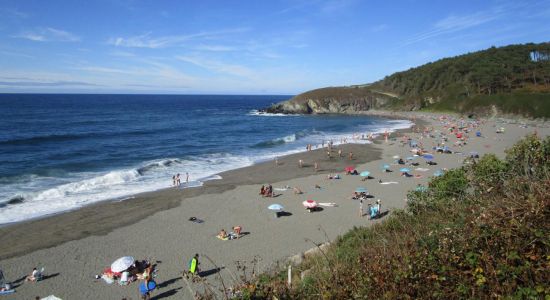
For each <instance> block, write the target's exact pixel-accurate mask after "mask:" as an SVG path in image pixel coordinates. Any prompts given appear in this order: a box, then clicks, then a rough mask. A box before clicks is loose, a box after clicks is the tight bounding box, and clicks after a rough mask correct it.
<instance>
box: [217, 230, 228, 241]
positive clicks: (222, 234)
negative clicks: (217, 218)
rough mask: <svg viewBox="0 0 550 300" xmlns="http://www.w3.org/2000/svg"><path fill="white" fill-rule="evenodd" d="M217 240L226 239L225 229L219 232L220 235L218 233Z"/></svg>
mask: <svg viewBox="0 0 550 300" xmlns="http://www.w3.org/2000/svg"><path fill="white" fill-rule="evenodd" d="M218 238H220V239H226V238H227V232H226V231H225V229H222V230H220V233H218Z"/></svg>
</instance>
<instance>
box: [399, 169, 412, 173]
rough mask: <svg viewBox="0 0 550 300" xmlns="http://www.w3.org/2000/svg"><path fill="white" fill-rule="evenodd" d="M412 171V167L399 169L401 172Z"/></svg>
mask: <svg viewBox="0 0 550 300" xmlns="http://www.w3.org/2000/svg"><path fill="white" fill-rule="evenodd" d="M410 171H411V169H409V168H401V169H399V172H410Z"/></svg>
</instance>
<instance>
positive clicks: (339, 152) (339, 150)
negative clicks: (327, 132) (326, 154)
mask: <svg viewBox="0 0 550 300" xmlns="http://www.w3.org/2000/svg"><path fill="white" fill-rule="evenodd" d="M338 156H339V157H342V149H338Z"/></svg>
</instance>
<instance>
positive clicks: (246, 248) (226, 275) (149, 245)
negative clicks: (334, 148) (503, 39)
mask: <svg viewBox="0 0 550 300" xmlns="http://www.w3.org/2000/svg"><path fill="white" fill-rule="evenodd" d="M417 120H425V122H426V123H425V124H426V125H420V122H418V123H417V126H418V127H424V126H426V127H434V128H435V130H438V131H439V132H448V130H447V129H446V127H444V125H443V124H441V121H440V120H439V119H437V118H435V115H433V116H421V115H417ZM480 124H481V125H480V126H481V127H480V130H481V131H482V133H483V136H482V137H475V136H472V135H471V134H470V139H468V143H467V145H464V146H462V147H458V146H456V145H455V144H454V142H455V140H456V138H455V137H454V136H453V135H450V134H448V135H447V136H448V137H449V142H448V144H449V146H451V147H453V148H455V147H456V148H455V149H454V150H455V151H457V153H453V154H442V153H434V157H435V159H434V160H435V161H436V162H438V163H439V165H437V166H435V167H432V166H428V165H427V164H426V163H425V162H424V160H423V159H422V158H418V157H417V158H416V161H417V162H419V163H420V167H418V169H415V168H413V167H410V168H411V169H414V170H413V171H412V173H413V174H414V175H415V176H414V177H409V178H405V177H402V176H400V173H399V172H398V171H397V170H399V168H400V166H399V165H397V164H396V163H395V161H394V158H393V157H394V156H395V155H398V156H400V157H403V158H404V157H407V156H411V154H410V153H411V151H410V148H409V147H408V146H405V145H404V144H402V143H400V141H401V136H400V135H396V136H394V135H392V139H391V140H390V141H389V142H388V143H385V142H383V141H380V140H377V141H375V143H374V144H371V145H354V144H347V145H345V146H344V147H346V146H347V147H356V148H354V149H352V148H349V149H347V150H346V151H353V152H354V154H356V160H354V161H353V162H352V163H353V165H354V166H356V168H357V169H358V170H359V171H363V170H368V171H370V172H371V174H372V176H373V177H374V178H375V179H374V180H372V179H371V180H366V181H363V180H362V177H360V176H349V175H343V176H342V178H341V179H339V180H328V179H327V176H326V175H325V174H326V173H329V172H330V171H331V170H332V169H333V168H334V169H337V170H338V171H340V174H341V175H342V172H341V170H342V167H341V166H342V165H344V166H347V165H350V161H349V160H348V159H347V157H345V158H343V159H339V160H338V161H335V163H337V164H339V165H334V166H331V165H330V164H329V162H328V161H323V160H321V159H322V158H324V159H325V160H326V155H325V154H324V153H323V151H321V150H317V151H312V152H305V153H300V154H297V155H290V156H288V157H283V158H280V159H279V161H280V162H281V163H282V164H281V165H280V166H277V167H276V166H275V165H274V162H273V161H272V162H266V163H264V164H258V165H254V166H252V167H247V168H243V169H238V170H237V171H229V172H227V173H222V175H223V176H224V179H222V180H219V181H212V182H210V184H209V186H208V187H206V188H212V189H216V188H217V189H218V190H217V192H218V193H211V194H210V193H209V194H206V193H205V192H196V193H197V194H196V195H194V196H192V195H190V194H189V195H188V194H187V193H184V192H185V190H184V191H181V190H175V189H173V190H168V191H166V192H165V193H152V194H156V195H157V196H159V197H158V201H149V202H144V203H142V205H141V206H138V207H136V205H128V204H131V203H133V202H135V199H133V200H129V201H123V202H119V203H118V205H119V206H120V207H123V208H124V209H126V210H127V211H126V213H127V214H128V215H125V216H124V217H130V218H135V217H136V216H135V215H134V214H133V212H135V214H138V213H143V211H144V210H147V211H151V213H150V214H147V213H145V214H143V215H142V218H139V219H138V220H137V221H136V222H135V223H131V224H132V225H126V226H125V225H120V226H118V227H116V228H113V229H110V230H107V229H105V228H106V227H105V228H104V229H103V230H105V233H104V234H102V235H99V234H92V233H91V232H85V231H82V230H84V229H86V228H88V229H90V228H91V229H93V230H96V229H97V230H98V231H99V230H100V229H101V228H100V227H102V226H107V225H113V224H114V223H113V222H115V221H116V222H120V220H118V219H117V218H121V216H119V215H117V214H116V211H114V209H112V210H113V211H111V210H109V209H105V210H103V211H99V213H100V215H101V216H102V217H104V218H105V217H106V216H107V215H109V214H110V215H112V217H108V218H105V219H102V220H101V222H103V223H106V224H97V223H93V222H90V221H91V220H93V217H94V215H93V212H91V211H90V212H89V215H84V214H83V215H81V217H82V220H78V221H79V222H80V221H82V223H78V225H79V226H81V227H80V228H76V227H74V226H73V227H71V226H69V224H71V223H67V222H66V220H61V219H57V221H58V223H56V222H51V224H50V226H53V227H55V228H54V229H56V230H58V231H57V232H54V230H52V227H50V228H45V229H41V228H38V227H37V229H41V230H44V233H45V234H47V235H48V237H42V236H40V235H39V234H36V233H35V232H20V234H21V235H20V236H19V237H18V238H19V240H20V241H21V242H22V243H23V242H24V241H25V239H26V238H27V236H26V235H34V236H35V239H38V240H40V239H41V240H48V239H49V238H50V237H51V238H56V239H57V238H61V239H62V238H64V237H65V238H66V237H67V236H63V234H67V235H68V234H71V233H72V234H74V235H75V236H78V235H79V234H81V235H83V237H81V238H79V239H73V240H71V241H69V242H62V243H59V244H57V245H56V246H51V247H49V248H42V249H41V250H37V251H33V252H32V253H28V254H25V255H18V256H13V257H11V258H7V259H2V262H1V265H2V269H3V271H4V274H5V275H6V276H7V278H8V280H9V279H13V280H15V279H16V278H21V276H22V275H23V274H25V273H27V272H28V271H29V270H31V269H32V268H33V267H35V266H38V267H41V266H44V267H46V272H47V274H48V275H50V274H53V276H52V277H54V278H51V279H50V278H48V279H47V280H45V281H44V282H41V283H40V284H38V285H35V284H23V285H17V286H16V289H17V294H16V295H17V296H18V297H21V299H27V298H32V297H34V296H36V295H49V294H55V295H56V296H58V297H61V298H64V299H73V298H93V297H95V298H101V299H117V298H118V299H121V298H124V297H126V298H128V297H130V298H134V296H135V295H136V288H137V286H136V284H131V285H130V286H126V287H124V286H122V287H121V286H119V285H118V284H112V285H108V284H105V282H103V281H102V280H96V279H94V275H95V274H98V273H100V272H101V270H103V269H104V268H105V267H106V266H109V264H110V263H111V262H112V261H114V260H115V259H116V258H118V257H121V256H126V255H131V256H133V257H135V258H136V259H145V258H146V259H149V260H151V261H153V262H155V261H156V262H157V264H158V268H159V276H158V278H157V279H156V280H157V282H158V283H159V286H160V289H159V290H158V291H156V292H155V295H154V296H158V297H163V298H165V297H166V298H174V299H175V298H178V299H181V298H184V299H193V296H194V293H195V292H197V291H199V292H200V291H203V290H204V288H205V285H204V284H203V283H192V282H188V281H186V280H182V279H181V271H182V268H185V265H186V262H187V259H189V258H190V257H192V256H193V255H194V254H195V253H200V255H201V257H203V259H202V264H201V266H202V268H203V270H204V271H205V272H209V273H208V274H209V275H204V277H203V278H205V279H206V280H207V281H208V283H207V284H208V285H211V287H212V288H213V289H214V291H216V290H217V289H218V288H220V287H221V286H220V281H219V278H223V280H224V281H225V282H226V284H232V283H237V282H238V278H240V277H239V276H240V274H242V270H240V269H239V265H240V266H243V265H245V266H247V267H251V268H252V267H253V268H254V270H255V272H256V274H258V273H263V272H266V271H269V270H273V268H274V267H277V263H278V262H279V263H284V262H287V261H288V258H289V257H291V256H293V255H295V254H296V253H304V252H307V251H308V250H309V249H311V248H312V246H313V245H314V244H315V245H317V244H320V243H323V242H327V241H333V240H334V239H336V238H337V237H338V236H340V235H342V234H345V233H347V232H349V230H350V229H352V228H353V227H357V226H371V225H372V224H376V223H378V222H383V221H384V220H385V219H386V217H382V218H380V219H376V220H369V219H368V218H367V217H365V216H364V214H363V216H360V215H359V210H358V208H359V203H358V201H353V200H351V199H350V196H351V193H352V192H353V191H354V190H355V189H356V188H357V187H362V188H368V191H369V193H370V194H371V195H373V196H374V198H372V199H369V200H367V203H368V204H371V202H374V201H375V200H376V198H380V199H382V210H383V211H385V212H387V213H389V214H390V215H391V213H392V212H393V211H394V210H396V209H402V208H404V207H406V203H407V202H406V195H407V191H409V190H412V189H414V188H415V187H416V186H417V185H418V184H426V183H427V182H428V181H429V180H430V178H431V177H432V174H434V172H435V171H437V170H438V169H441V168H448V169H450V168H456V167H460V166H461V165H462V163H463V161H464V158H465V155H467V153H469V151H479V155H480V156H482V155H483V154H486V153H494V154H496V155H497V156H500V157H502V156H503V155H504V149H506V148H509V147H511V145H513V144H515V142H517V140H519V139H521V138H523V137H524V136H525V135H526V134H529V133H532V132H533V131H534V130H538V132H539V134H541V135H542V136H548V135H550V129H548V128H542V127H524V126H521V125H517V124H514V125H512V124H510V125H507V126H506V133H504V134H499V133H496V132H495V130H496V129H497V128H500V127H501V124H498V123H497V122H494V121H487V122H481V123H480ZM408 132H411V130H408ZM405 135H406V136H409V137H411V138H413V139H414V140H417V141H423V143H424V145H425V146H426V149H431V148H432V146H435V143H437V142H438V141H436V140H435V139H432V138H428V137H425V138H424V139H423V140H422V138H421V137H420V134H419V133H415V130H412V133H410V134H409V133H406V134H403V135H402V136H405ZM394 138H395V139H394ZM299 155H301V157H303V159H304V160H305V162H306V163H309V164H311V162H312V161H314V160H315V159H316V158H319V163H320V169H321V171H319V172H314V170H313V168H312V167H305V168H302V169H300V168H299V167H298V163H297V159H301V158H299ZM359 155H363V156H359ZM285 159H287V160H285ZM412 159H413V161H414V158H412ZM407 160H408V159H407ZM362 161H365V163H363V162H362ZM385 163H387V164H390V165H391V169H392V170H393V172H389V173H388V172H383V171H382V168H381V167H382V164H385ZM259 166H260V167H259ZM420 168H422V169H424V170H420ZM416 175H418V177H417V176H416ZM286 178H292V179H286ZM276 180H279V181H276ZM379 180H382V184H380V182H379ZM222 181H224V183H225V184H221V182H222ZM256 182H258V183H259V184H257V183H256ZM266 183H271V184H273V187H274V188H275V191H276V192H277V193H278V195H277V196H276V197H274V198H264V197H261V196H259V195H258V191H259V187H260V185H261V184H266ZM216 185H218V186H216ZM285 186H291V187H294V186H297V187H299V188H300V189H302V191H304V194H303V195H294V193H293V192H292V191H291V190H290V191H289V190H285V189H282V191H281V190H279V188H280V187H285ZM189 190H203V191H204V189H202V188H197V189H188V191H189ZM178 192H179V193H178ZM160 194H166V195H164V196H162V197H161V196H160ZM170 194H172V197H173V199H171V198H170V197H169V195H170ZM148 196H149V197H151V198H150V200H153V199H157V198H155V197H153V196H154V195H148ZM163 197H165V198H163ZM306 199H313V200H316V201H317V202H318V203H323V204H325V203H326V204H331V203H334V204H335V205H328V206H325V205H323V206H322V207H321V209H319V210H318V211H316V212H314V213H310V212H308V211H305V210H304V206H303V205H302V202H303V201H304V200H306ZM169 203H172V204H173V205H174V206H173V207H172V208H171V209H165V210H160V211H157V210H155V209H157V208H158V207H159V205H161V204H162V205H163V206H169V205H168V204H169ZM180 203H181V205H180ZM273 203H279V204H281V205H283V206H284V208H285V212H287V214H286V215H285V216H282V217H280V218H275V217H274V215H273V212H272V211H269V210H268V209H267V207H268V206H269V205H271V204H273ZM125 206H127V207H125ZM113 207H114V206H113ZM76 213H78V211H77V212H76ZM387 213H386V214H387ZM65 215H75V214H64V215H62V216H65ZM190 217H197V218H198V219H201V220H204V222H203V223H195V222H191V221H190V220H189V218H190ZM51 219H52V218H50V220H51ZM86 221H88V222H86ZM96 222H97V221H96ZM235 225H239V226H243V227H242V228H243V233H245V235H244V236H243V237H242V238H240V239H237V240H233V241H221V240H219V239H217V238H216V234H217V232H219V231H220V228H222V229H223V228H225V229H227V228H231V227H230V226H235ZM86 226H88V227H86ZM79 230H80V231H79ZM57 235H60V236H57ZM7 240H10V241H11V239H7ZM1 246H3V245H0V247H1ZM30 246H33V245H30V244H29V245H26V247H30ZM35 246H36V245H35ZM12 250H17V249H12ZM15 253H16V252H15ZM308 253H309V252H308ZM204 257H206V258H207V259H205V258H204ZM253 261H255V262H253ZM279 266H280V264H279ZM248 271H249V272H250V271H251V269H250V268H249V269H248ZM212 272H213V273H212ZM57 275H59V276H57Z"/></svg>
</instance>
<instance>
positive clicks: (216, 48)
mask: <svg viewBox="0 0 550 300" xmlns="http://www.w3.org/2000/svg"><path fill="white" fill-rule="evenodd" d="M195 49H196V50H199V51H212V52H230V51H237V48H236V47H232V46H224V45H198V46H197V47H196V48H195Z"/></svg>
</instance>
